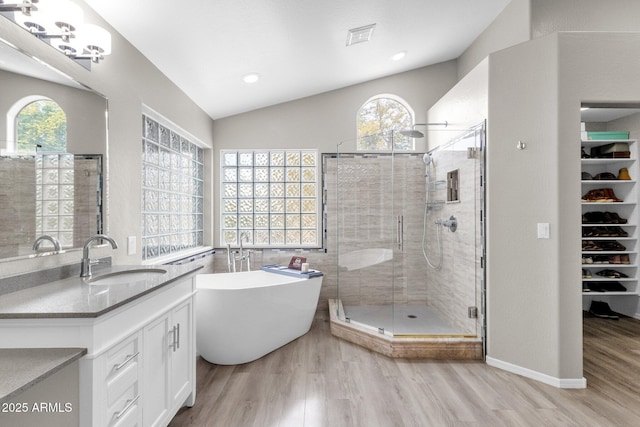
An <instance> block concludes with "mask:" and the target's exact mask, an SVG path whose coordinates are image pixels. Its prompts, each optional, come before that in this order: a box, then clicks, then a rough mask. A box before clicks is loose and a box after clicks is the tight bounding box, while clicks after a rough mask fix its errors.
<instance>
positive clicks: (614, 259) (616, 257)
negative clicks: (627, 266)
mask: <svg viewBox="0 0 640 427" xmlns="http://www.w3.org/2000/svg"><path fill="white" fill-rule="evenodd" d="M621 258H622V256H621V255H611V256H610V257H609V262H608V264H622V262H621Z"/></svg>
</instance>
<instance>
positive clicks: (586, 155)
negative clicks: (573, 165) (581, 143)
mask: <svg viewBox="0 0 640 427" xmlns="http://www.w3.org/2000/svg"><path fill="white" fill-rule="evenodd" d="M580 158H581V159H592V158H593V156H592V155H591V154H587V152H586V151H584V147H582V150H581V151H580Z"/></svg>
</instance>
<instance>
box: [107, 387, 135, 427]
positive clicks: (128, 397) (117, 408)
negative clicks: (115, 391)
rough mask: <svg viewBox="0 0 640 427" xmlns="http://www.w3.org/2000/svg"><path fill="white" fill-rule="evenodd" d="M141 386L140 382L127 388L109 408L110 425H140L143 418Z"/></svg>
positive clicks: (117, 426)
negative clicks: (139, 385)
mask: <svg viewBox="0 0 640 427" xmlns="http://www.w3.org/2000/svg"><path fill="white" fill-rule="evenodd" d="M140 403H141V401H140V387H138V383H137V382H136V383H135V384H132V385H131V387H129V388H128V389H126V390H125V391H124V393H123V394H122V395H120V396H119V397H118V398H117V399H115V401H114V402H113V404H109V406H108V409H107V420H109V423H108V425H109V427H131V426H139V425H140V418H141V415H142V413H141V410H140Z"/></svg>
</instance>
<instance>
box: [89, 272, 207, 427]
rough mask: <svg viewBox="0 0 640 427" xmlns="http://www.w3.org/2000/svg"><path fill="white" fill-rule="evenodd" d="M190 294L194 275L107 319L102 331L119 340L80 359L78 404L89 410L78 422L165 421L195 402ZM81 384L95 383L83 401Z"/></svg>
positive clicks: (109, 425)
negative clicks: (79, 394) (92, 355)
mask: <svg viewBox="0 0 640 427" xmlns="http://www.w3.org/2000/svg"><path fill="white" fill-rule="evenodd" d="M193 294H194V283H193V280H192V279H187V280H185V281H183V282H180V283H177V284H176V285H173V286H171V285H169V286H167V287H166V289H164V288H163V289H159V290H157V291H155V292H154V293H152V294H150V295H149V296H148V297H147V298H144V299H143V300H141V301H140V302H138V303H130V304H127V305H125V306H124V307H122V308H121V309H119V312H118V313H117V314H114V315H113V316H111V318H110V319H106V320H105V322H104V323H105V325H104V326H105V327H107V324H110V325H108V327H107V328H106V329H105V330H104V331H103V332H104V333H105V337H111V338H112V339H114V340H115V339H120V340H119V341H118V342H117V343H116V344H113V345H110V346H108V347H105V348H104V349H102V350H101V351H99V353H95V352H94V353H93V354H94V355H96V357H95V358H94V359H91V357H86V358H85V359H82V360H81V364H80V383H81V396H80V405H81V408H83V409H84V408H85V407H86V408H87V409H88V410H87V411H84V410H83V411H82V412H81V420H80V425H91V426H94V427H98V426H104V427H124V426H165V425H167V424H168V423H169V421H171V419H172V418H173V416H174V415H175V414H176V412H177V411H178V409H180V407H182V406H183V405H189V406H191V405H193V403H194V402H195V345H194V339H193V335H194V329H193V325H194V316H193ZM131 329H134V330H133V331H132V330H131ZM90 355H91V353H90V354H89V355H88V356H90ZM83 361H84V362H85V363H84V364H83V363H82V362H83ZM89 377H90V379H89ZM85 380H87V381H85ZM85 384H92V385H93V392H92V393H89V394H87V395H86V396H87V397H88V398H87V401H83V385H85ZM89 396H90V400H91V401H90V402H89V401H88V400H89ZM89 408H90V409H89ZM85 415H86V417H85ZM89 415H91V416H90V417H89ZM89 420H90V421H89ZM83 421H85V422H87V423H86V424H85V423H84V422H83Z"/></svg>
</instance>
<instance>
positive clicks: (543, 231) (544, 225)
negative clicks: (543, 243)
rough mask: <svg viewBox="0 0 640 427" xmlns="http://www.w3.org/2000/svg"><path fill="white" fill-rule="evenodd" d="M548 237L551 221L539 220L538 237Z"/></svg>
mask: <svg viewBox="0 0 640 427" xmlns="http://www.w3.org/2000/svg"><path fill="white" fill-rule="evenodd" d="M548 238H549V223H548V222H539V223H538V239H548Z"/></svg>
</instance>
